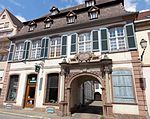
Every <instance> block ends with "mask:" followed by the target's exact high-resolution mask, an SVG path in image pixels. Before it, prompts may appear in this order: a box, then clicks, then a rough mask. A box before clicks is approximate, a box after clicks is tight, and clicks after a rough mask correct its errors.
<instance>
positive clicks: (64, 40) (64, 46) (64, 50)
mask: <svg viewBox="0 0 150 119" xmlns="http://www.w3.org/2000/svg"><path fill="white" fill-rule="evenodd" d="M61 39H62V40H61V41H62V43H61V44H62V46H61V55H62V56H66V55H67V36H65V35H64V36H62V37H61Z"/></svg>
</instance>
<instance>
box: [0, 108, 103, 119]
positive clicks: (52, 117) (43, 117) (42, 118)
mask: <svg viewBox="0 0 150 119" xmlns="http://www.w3.org/2000/svg"><path fill="white" fill-rule="evenodd" d="M0 113H2V114H6V115H16V116H21V117H26V118H29V117H30V118H33V119H34V118H35V119H100V115H97V114H88V113H75V114H73V115H72V116H71V117H70V116H68V117H60V116H57V114H56V113H47V112H40V111H34V110H32V109H22V110H15V109H5V108H0Z"/></svg>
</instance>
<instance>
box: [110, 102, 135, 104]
mask: <svg viewBox="0 0 150 119" xmlns="http://www.w3.org/2000/svg"><path fill="white" fill-rule="evenodd" d="M112 104H119V105H138V104H137V103H136V102H133V103H121V102H112Z"/></svg>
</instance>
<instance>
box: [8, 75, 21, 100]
mask: <svg viewBox="0 0 150 119" xmlns="http://www.w3.org/2000/svg"><path fill="white" fill-rule="evenodd" d="M18 80H19V76H18V75H11V76H10V80H9V87H8V93H7V98H6V101H15V100H16V96H17V89H18Z"/></svg>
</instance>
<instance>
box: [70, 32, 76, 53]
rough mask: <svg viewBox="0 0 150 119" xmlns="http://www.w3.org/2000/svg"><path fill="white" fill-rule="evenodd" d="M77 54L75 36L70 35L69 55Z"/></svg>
mask: <svg viewBox="0 0 150 119" xmlns="http://www.w3.org/2000/svg"><path fill="white" fill-rule="evenodd" d="M76 52H77V34H73V35H71V53H76Z"/></svg>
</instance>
